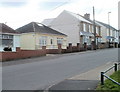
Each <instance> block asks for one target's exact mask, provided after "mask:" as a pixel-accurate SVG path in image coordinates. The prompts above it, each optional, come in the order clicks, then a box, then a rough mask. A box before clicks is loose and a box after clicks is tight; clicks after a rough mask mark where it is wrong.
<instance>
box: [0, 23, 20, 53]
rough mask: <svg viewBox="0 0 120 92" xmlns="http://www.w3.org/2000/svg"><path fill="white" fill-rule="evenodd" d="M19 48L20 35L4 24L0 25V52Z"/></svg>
mask: <svg viewBox="0 0 120 92" xmlns="http://www.w3.org/2000/svg"><path fill="white" fill-rule="evenodd" d="M16 47H20V34H19V33H18V32H16V31H15V30H14V29H12V28H11V27H9V26H7V25H6V24H4V23H0V52H3V51H13V52H15V51H16Z"/></svg>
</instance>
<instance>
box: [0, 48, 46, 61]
mask: <svg viewBox="0 0 120 92" xmlns="http://www.w3.org/2000/svg"><path fill="white" fill-rule="evenodd" d="M16 50H17V51H16V52H0V55H1V57H0V61H7V60H14V59H20V58H29V57H36V56H45V55H46V50H45V49H41V50H20V48H16Z"/></svg>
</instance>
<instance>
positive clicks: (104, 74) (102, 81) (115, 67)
mask: <svg viewBox="0 0 120 92" xmlns="http://www.w3.org/2000/svg"><path fill="white" fill-rule="evenodd" d="M119 65H120V63H118V64H117V63H115V64H114V66H112V67H111V68H109V69H107V70H106V71H105V72H101V85H104V77H106V78H107V79H109V80H111V81H112V82H114V83H115V84H117V85H119V86H120V83H119V82H117V81H115V80H113V79H112V78H110V77H109V76H107V75H106V73H107V72H108V71H110V70H112V69H113V68H114V71H115V72H116V71H117V70H118V66H119Z"/></svg>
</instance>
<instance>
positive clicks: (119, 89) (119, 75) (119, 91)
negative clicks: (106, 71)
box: [96, 70, 120, 92]
mask: <svg viewBox="0 0 120 92" xmlns="http://www.w3.org/2000/svg"><path fill="white" fill-rule="evenodd" d="M110 78H112V79H114V80H115V81H117V82H119V83H120V70H119V71H117V72H114V73H113V74H112V75H111V76H110ZM96 90H99V91H102V92H104V91H106V90H107V91H109V92H110V91H112V92H113V91H115V92H120V86H119V85H117V84H115V83H114V82H112V81H111V80H109V79H106V80H105V82H104V85H101V84H98V87H97V88H96Z"/></svg>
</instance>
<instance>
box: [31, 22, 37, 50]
mask: <svg viewBox="0 0 120 92" xmlns="http://www.w3.org/2000/svg"><path fill="white" fill-rule="evenodd" d="M32 26H33V31H34V38H35V43H34V44H35V50H36V31H35V22H32Z"/></svg>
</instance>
